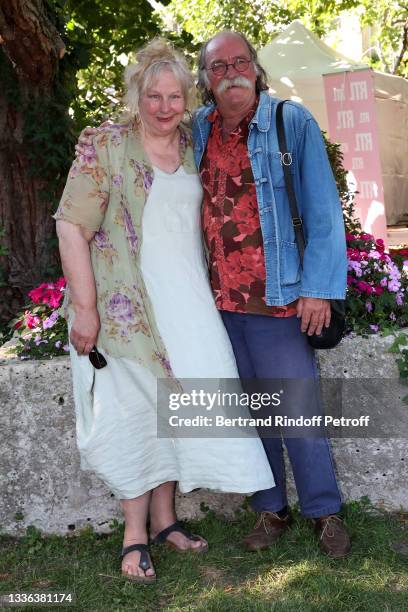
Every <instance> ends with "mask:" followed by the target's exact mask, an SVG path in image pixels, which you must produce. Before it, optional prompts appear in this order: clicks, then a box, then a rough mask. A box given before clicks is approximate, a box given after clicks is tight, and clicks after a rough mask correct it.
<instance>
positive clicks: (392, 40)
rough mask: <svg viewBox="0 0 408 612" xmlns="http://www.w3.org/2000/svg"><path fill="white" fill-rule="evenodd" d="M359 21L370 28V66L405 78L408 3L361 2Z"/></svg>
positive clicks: (406, 74)
mask: <svg viewBox="0 0 408 612" xmlns="http://www.w3.org/2000/svg"><path fill="white" fill-rule="evenodd" d="M361 4H362V6H363V8H364V10H363V11H362V12H361V16H360V20H361V23H362V24H363V25H369V26H372V28H373V32H374V33H373V36H372V39H371V44H372V53H371V57H370V61H371V64H372V65H373V67H374V68H377V69H378V70H383V71H384V72H389V73H391V74H397V75H400V76H404V77H405V78H408V2H406V1H405V2H390V1H389V0H363V1H362V3H361Z"/></svg>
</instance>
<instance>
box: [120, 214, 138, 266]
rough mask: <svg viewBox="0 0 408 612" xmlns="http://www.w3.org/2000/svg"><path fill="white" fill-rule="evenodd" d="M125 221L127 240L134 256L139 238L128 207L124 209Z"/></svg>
mask: <svg viewBox="0 0 408 612" xmlns="http://www.w3.org/2000/svg"><path fill="white" fill-rule="evenodd" d="M123 221H124V223H125V231H126V238H127V239H128V241H129V245H130V252H131V254H132V255H134V254H135V253H136V247H137V236H136V232H135V228H134V226H133V221H132V217H131V216H130V213H129V211H128V209H127V208H126V207H124V208H123Z"/></svg>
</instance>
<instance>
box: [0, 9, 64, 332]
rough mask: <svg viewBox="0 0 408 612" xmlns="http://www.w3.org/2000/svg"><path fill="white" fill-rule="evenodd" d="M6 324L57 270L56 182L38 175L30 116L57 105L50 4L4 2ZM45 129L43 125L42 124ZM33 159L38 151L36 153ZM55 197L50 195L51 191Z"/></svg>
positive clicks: (1, 213) (0, 198)
mask: <svg viewBox="0 0 408 612" xmlns="http://www.w3.org/2000/svg"><path fill="white" fill-rule="evenodd" d="M0 43H1V45H2V49H0V56H1V57H0V75H1V87H0V228H1V227H3V228H4V230H5V237H4V238H3V239H1V240H2V243H3V245H4V246H5V247H6V248H7V255H6V256H4V257H3V258H2V261H0V267H2V268H3V273H4V276H5V286H3V287H1V288H0V323H5V322H6V321H7V320H10V319H11V318H12V317H13V316H14V315H15V314H16V309H17V308H18V307H19V306H21V304H22V303H23V302H24V300H25V296H26V293H27V291H28V290H29V289H31V288H32V287H34V286H35V285H36V284H38V283H39V282H41V281H42V280H43V278H44V274H45V273H46V270H47V268H48V267H49V265H50V258H51V254H50V249H49V248H48V239H49V237H50V236H52V235H53V220H52V218H51V208H52V202H51V197H50V195H48V198H47V197H45V198H44V193H45V192H46V191H47V185H48V182H49V177H46V176H44V175H41V174H38V173H37V174H35V173H34V174H33V164H32V161H31V160H30V147H31V142H30V141H29V139H27V137H26V133H27V125H26V121H27V111H29V110H30V109H32V105H33V104H35V103H36V100H37V101H42V100H45V99H47V98H48V99H50V98H52V96H53V91H54V89H53V87H54V84H55V79H56V75H57V73H58V68H59V59H60V58H61V57H62V56H63V54H64V50H65V47H64V44H63V42H62V40H61V38H60V36H59V33H58V31H57V29H56V28H55V26H54V25H53V23H52V22H51V21H50V19H49V17H48V15H47V13H46V9H45V5H44V3H43V2H42V0H0ZM39 128H41V126H39ZM31 153H32V149H31ZM48 191H49V190H48Z"/></svg>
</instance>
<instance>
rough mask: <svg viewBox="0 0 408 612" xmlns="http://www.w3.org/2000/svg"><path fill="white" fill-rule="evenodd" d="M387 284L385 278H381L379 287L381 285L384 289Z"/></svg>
mask: <svg viewBox="0 0 408 612" xmlns="http://www.w3.org/2000/svg"><path fill="white" fill-rule="evenodd" d="M387 284H388V278H387V277H386V276H384V278H382V279H381V280H380V285H381V287H386V286H387Z"/></svg>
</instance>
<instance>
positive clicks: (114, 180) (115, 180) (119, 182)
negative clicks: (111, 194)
mask: <svg viewBox="0 0 408 612" xmlns="http://www.w3.org/2000/svg"><path fill="white" fill-rule="evenodd" d="M122 182H123V174H122V173H120V174H114V175H113V177H112V183H113V184H114V185H115V187H120V186H121V185H122Z"/></svg>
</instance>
